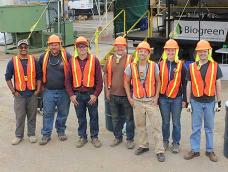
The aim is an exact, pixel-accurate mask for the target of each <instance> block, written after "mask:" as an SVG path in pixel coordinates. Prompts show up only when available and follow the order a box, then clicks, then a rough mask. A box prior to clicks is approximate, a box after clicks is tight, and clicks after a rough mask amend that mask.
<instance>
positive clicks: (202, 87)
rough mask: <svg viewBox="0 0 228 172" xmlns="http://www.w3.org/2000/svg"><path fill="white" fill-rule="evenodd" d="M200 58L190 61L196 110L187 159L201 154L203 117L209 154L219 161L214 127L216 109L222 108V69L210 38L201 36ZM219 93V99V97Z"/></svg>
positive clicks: (191, 101) (190, 94)
mask: <svg viewBox="0 0 228 172" xmlns="http://www.w3.org/2000/svg"><path fill="white" fill-rule="evenodd" d="M195 50H196V59H195V61H196V62H194V63H192V64H190V66H189V71H188V73H187V76H186V79H187V103H188V107H187V111H189V112H191V114H192V134H191V137H190V142H191V151H190V152H188V154H187V155H186V156H185V157H184V158H185V159H186V160H190V159H193V158H195V157H198V156H200V137H201V128H202V121H203V119H202V118H204V129H205V135H206V156H208V157H209V159H210V160H211V161H214V162H216V161H217V160H218V159H217V156H216V155H215V153H214V146H213V135H214V134H213V131H214V116H215V112H219V111H220V110H221V80H220V78H221V77H222V72H221V69H220V67H219V65H218V64H217V63H216V62H215V61H214V60H213V58H212V48H211V45H210V43H209V42H208V41H206V40H200V41H199V42H198V43H197V46H196V49H195ZM215 95H216V97H217V99H216V100H215Z"/></svg>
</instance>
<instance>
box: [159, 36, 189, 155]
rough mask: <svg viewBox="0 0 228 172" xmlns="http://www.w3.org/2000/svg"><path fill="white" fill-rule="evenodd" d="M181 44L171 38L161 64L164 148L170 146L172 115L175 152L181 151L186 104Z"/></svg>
mask: <svg viewBox="0 0 228 172" xmlns="http://www.w3.org/2000/svg"><path fill="white" fill-rule="evenodd" d="M178 52H179V46H178V44H177V42H176V41H175V40H173V39H169V40H168V41H167V42H166V43H165V46H164V52H163V55H162V61H161V62H160V64H159V68H160V79H161V88H160V95H159V108H160V111H161V115H162V133H163V143H164V148H165V150H167V149H168V148H169V137H170V116H171V117H172V123H173V131H172V141H173V142H172V146H171V151H172V152H173V153H179V151H180V148H179V145H180V139H181V124H180V117H181V110H182V106H183V107H185V106H186V80H185V77H186V68H185V66H184V65H183V62H182V61H181V60H179V57H178Z"/></svg>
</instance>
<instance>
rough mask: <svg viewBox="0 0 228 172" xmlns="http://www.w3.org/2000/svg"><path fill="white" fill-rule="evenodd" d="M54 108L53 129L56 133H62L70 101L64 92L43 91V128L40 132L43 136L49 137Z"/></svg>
mask: <svg viewBox="0 0 228 172" xmlns="http://www.w3.org/2000/svg"><path fill="white" fill-rule="evenodd" d="M56 107H57V117H56V121H55V128H56V130H57V133H64V132H65V129H66V120H67V116H68V113H69V108H70V99H69V97H68V95H67V92H66V90H48V89H45V91H44V94H43V113H44V115H43V128H42V130H41V134H42V135H43V136H47V137H50V136H51V133H52V128H53V122H54V117H55V110H56Z"/></svg>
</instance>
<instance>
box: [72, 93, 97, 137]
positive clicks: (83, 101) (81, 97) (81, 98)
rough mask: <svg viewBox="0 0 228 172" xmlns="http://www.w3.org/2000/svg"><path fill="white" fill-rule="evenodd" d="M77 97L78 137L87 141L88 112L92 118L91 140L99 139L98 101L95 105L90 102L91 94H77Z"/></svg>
mask: <svg viewBox="0 0 228 172" xmlns="http://www.w3.org/2000/svg"><path fill="white" fill-rule="evenodd" d="M75 94H76V96H77V101H78V103H79V104H78V106H77V107H75V111H76V115H77V118H78V125H79V126H78V135H79V137H80V138H84V139H87V134H86V130H87V119H86V111H87V109H88V111H89V117H90V136H91V138H97V137H98V133H99V124H98V100H97V101H96V103H94V104H93V105H90V104H89V103H88V102H89V100H90V92H85V93H79V92H77V93H75Z"/></svg>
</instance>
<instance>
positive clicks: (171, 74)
mask: <svg viewBox="0 0 228 172" xmlns="http://www.w3.org/2000/svg"><path fill="white" fill-rule="evenodd" d="M166 64H167V67H168V73H169V74H168V81H169V82H170V81H171V80H173V78H174V73H175V72H174V71H175V69H176V68H177V63H175V61H172V62H171V61H169V60H167V61H166ZM185 78H186V67H185V65H183V67H182V70H181V84H180V89H179V92H178V93H177V96H176V97H179V96H182V98H183V101H185V102H186V101H187V99H186V85H187V82H186V79H185ZM160 96H161V97H166V95H165V94H160Z"/></svg>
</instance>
